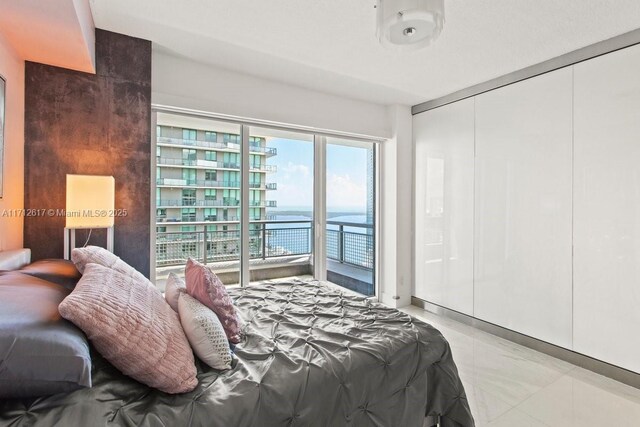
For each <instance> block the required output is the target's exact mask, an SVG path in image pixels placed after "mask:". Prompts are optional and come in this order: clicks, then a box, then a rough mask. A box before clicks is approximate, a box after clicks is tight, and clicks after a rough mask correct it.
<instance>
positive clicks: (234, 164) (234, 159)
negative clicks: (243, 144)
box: [222, 153, 240, 169]
mask: <svg viewBox="0 0 640 427" xmlns="http://www.w3.org/2000/svg"><path fill="white" fill-rule="evenodd" d="M222 158H223V163H224V165H223V166H224V167H225V168H229V169H240V154H239V153H224V154H223V157H222Z"/></svg>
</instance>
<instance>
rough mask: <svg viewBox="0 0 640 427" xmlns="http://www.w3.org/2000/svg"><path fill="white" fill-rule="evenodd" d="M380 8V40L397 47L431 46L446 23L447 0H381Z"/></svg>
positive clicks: (378, 0)
mask: <svg viewBox="0 0 640 427" xmlns="http://www.w3.org/2000/svg"><path fill="white" fill-rule="evenodd" d="M376 9H377V14H378V28H377V34H378V39H379V40H380V43H382V44H383V45H384V46H387V47H391V48H394V49H399V50H415V49H419V48H421V47H425V46H428V45H429V44H430V43H431V42H432V41H434V40H435V39H437V38H438V36H439V35H440V33H441V32H442V27H443V26H444V0H377V4H376Z"/></svg>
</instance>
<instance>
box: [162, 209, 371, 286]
mask: <svg viewBox="0 0 640 427" xmlns="http://www.w3.org/2000/svg"><path fill="white" fill-rule="evenodd" d="M251 224H252V226H253V227H255V228H254V229H251V230H249V257H250V268H251V271H252V277H254V278H255V277H259V279H260V280H267V279H273V278H278V277H285V276H293V275H302V274H313V266H312V254H313V252H312V247H313V228H312V222H311V221H273V220H264V221H262V222H258V223H257V222H252V223H251ZM327 224H328V228H327V230H326V233H327V235H326V237H327V246H326V252H327V278H328V280H329V281H331V282H333V283H337V284H340V285H342V286H345V287H347V288H349V289H352V290H354V291H357V292H360V293H362V294H365V295H373V293H374V284H373V268H374V255H373V254H374V247H375V246H374V244H375V242H374V235H373V226H371V225H366V224H354V223H346V222H336V221H328V222H327ZM356 230H357V231H356ZM240 238H241V234H240V230H228V231H208V230H207V231H205V225H202V226H201V227H200V228H199V229H198V230H197V231H194V232H164V233H157V239H156V269H157V277H158V278H160V279H162V278H164V277H166V276H167V275H168V274H169V272H178V273H179V272H180V270H183V269H184V264H185V262H186V260H187V258H189V257H192V258H194V259H197V260H199V261H200V262H203V263H205V264H208V265H210V266H212V267H213V268H214V270H215V271H216V274H218V275H219V276H220V277H221V279H222V280H223V282H225V283H237V282H238V277H239V273H238V271H239V265H240Z"/></svg>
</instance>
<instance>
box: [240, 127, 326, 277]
mask: <svg viewBox="0 0 640 427" xmlns="http://www.w3.org/2000/svg"><path fill="white" fill-rule="evenodd" d="M313 151H314V150H313V135H311V134H305V133H296V132H290V131H283V130H276V129H269V128H259V127H251V128H250V136H249V152H250V154H249V165H250V169H249V171H250V172H249V257H250V265H249V267H250V281H258V280H264V279H277V278H283V277H291V276H298V277H299V276H308V277H312V276H313V271H312V263H311V259H312V256H313V227H312V225H313V211H314V209H313V188H314V186H313V170H314V158H313V157H314V156H313Z"/></svg>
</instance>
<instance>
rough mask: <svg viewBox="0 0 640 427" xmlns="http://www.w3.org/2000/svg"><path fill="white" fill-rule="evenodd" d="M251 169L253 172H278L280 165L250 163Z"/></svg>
mask: <svg viewBox="0 0 640 427" xmlns="http://www.w3.org/2000/svg"><path fill="white" fill-rule="evenodd" d="M249 169H250V170H251V171H252V172H277V171H278V167H277V166H276V165H265V164H261V165H250V166H249Z"/></svg>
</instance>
